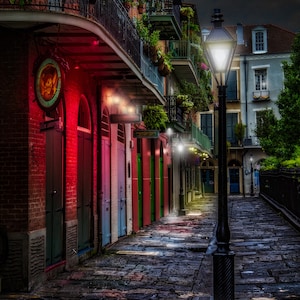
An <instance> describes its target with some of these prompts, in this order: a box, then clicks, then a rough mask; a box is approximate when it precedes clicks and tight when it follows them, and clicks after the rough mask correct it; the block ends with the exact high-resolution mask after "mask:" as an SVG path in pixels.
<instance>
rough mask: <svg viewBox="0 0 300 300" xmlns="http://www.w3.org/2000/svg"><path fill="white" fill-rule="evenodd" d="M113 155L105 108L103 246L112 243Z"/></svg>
mask: <svg viewBox="0 0 300 300" xmlns="http://www.w3.org/2000/svg"><path fill="white" fill-rule="evenodd" d="M110 165H111V155H110V122H109V112H108V109H107V108H104V110H103V112H102V118H101V175H100V176H101V231H102V246H105V245H107V244H109V243H110V241H111V193H110V187H111V170H110Z"/></svg>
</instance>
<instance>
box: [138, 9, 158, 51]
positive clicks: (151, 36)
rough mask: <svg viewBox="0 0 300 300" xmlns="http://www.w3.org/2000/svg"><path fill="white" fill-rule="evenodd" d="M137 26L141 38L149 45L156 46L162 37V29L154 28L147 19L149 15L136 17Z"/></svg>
mask: <svg viewBox="0 0 300 300" xmlns="http://www.w3.org/2000/svg"><path fill="white" fill-rule="evenodd" d="M135 26H136V29H137V32H138V33H139V35H140V37H141V39H142V40H143V41H144V42H145V43H146V44H148V45H149V46H154V47H156V46H157V44H158V41H159V39H160V31H159V30H152V27H151V24H150V23H149V22H148V20H147V15H146V14H143V15H142V17H141V18H140V19H139V18H136V19H135Z"/></svg>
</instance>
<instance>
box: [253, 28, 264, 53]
mask: <svg viewBox="0 0 300 300" xmlns="http://www.w3.org/2000/svg"><path fill="white" fill-rule="evenodd" d="M258 34H259V35H262V37H261V39H260V40H259V41H258V40H257V35H258ZM258 45H260V46H261V47H259V49H258V47H257V46H258ZM267 52H268V45H267V29H266V28H264V27H256V28H255V29H253V30H252V53H254V54H263V53H267Z"/></svg>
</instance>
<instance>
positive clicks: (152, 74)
mask: <svg viewBox="0 0 300 300" xmlns="http://www.w3.org/2000/svg"><path fill="white" fill-rule="evenodd" d="M141 47H143V45H142V43H141ZM141 71H142V73H143V74H144V76H145V77H146V78H147V79H148V80H149V81H150V82H152V84H153V85H154V86H155V87H156V89H157V90H158V91H159V92H160V93H161V94H162V95H163V94H164V79H163V78H164V77H162V76H160V75H159V73H158V67H156V66H154V65H153V63H152V62H151V60H150V58H149V57H148V56H146V55H145V54H143V51H141Z"/></svg>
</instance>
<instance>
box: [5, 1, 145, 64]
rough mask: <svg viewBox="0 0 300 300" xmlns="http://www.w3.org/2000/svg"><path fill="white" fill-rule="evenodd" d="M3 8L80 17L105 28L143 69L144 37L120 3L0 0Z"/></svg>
mask: <svg viewBox="0 0 300 300" xmlns="http://www.w3.org/2000/svg"><path fill="white" fill-rule="evenodd" d="M0 9H6V10H7V9H15V10H22V9H23V10H25V11H28V10H31V11H43V12H45V11H49V12H50V11H51V12H56V13H62V14H70V15H74V14H75V15H80V16H82V17H85V18H87V19H91V20H93V21H96V22H97V23H99V24H101V25H103V27H105V29H106V30H107V31H108V32H109V33H110V34H111V36H112V37H113V38H114V39H115V40H116V41H117V42H118V43H119V44H120V46H121V47H122V48H123V49H124V50H125V51H126V53H127V54H128V55H129V56H130V57H131V58H132V59H133V61H134V62H135V64H136V65H137V66H138V67H141V52H140V41H141V40H140V37H139V35H138V33H137V31H136V28H135V26H134V24H133V22H132V21H131V19H130V18H129V16H128V13H127V11H126V9H125V8H124V6H123V4H122V2H121V1H120V0H96V2H93V1H89V0H63V1H62V0H30V1H29V0H28V1H26V0H25V4H24V5H20V4H19V0H16V1H15V4H11V3H10V1H8V0H0Z"/></svg>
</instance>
